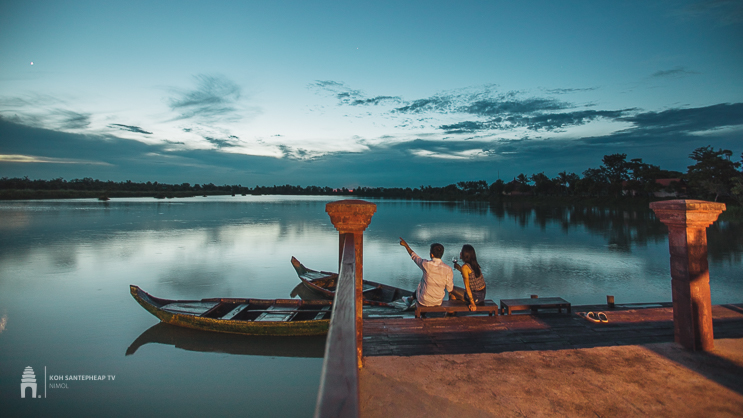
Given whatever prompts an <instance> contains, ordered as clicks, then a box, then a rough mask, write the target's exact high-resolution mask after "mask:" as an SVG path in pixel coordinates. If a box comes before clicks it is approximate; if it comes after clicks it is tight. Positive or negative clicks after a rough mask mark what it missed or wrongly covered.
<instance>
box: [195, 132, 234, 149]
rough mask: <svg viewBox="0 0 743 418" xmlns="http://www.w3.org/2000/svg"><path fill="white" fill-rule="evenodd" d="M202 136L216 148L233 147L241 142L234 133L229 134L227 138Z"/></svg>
mask: <svg viewBox="0 0 743 418" xmlns="http://www.w3.org/2000/svg"><path fill="white" fill-rule="evenodd" d="M203 138H204V139H205V140H206V141H207V142H209V143H211V144H212V145H214V146H215V147H217V148H233V147H237V146H239V145H240V142H241V141H240V138H238V137H236V136H235V135H230V136H228V137H227V138H215V137H211V136H204V137H203Z"/></svg>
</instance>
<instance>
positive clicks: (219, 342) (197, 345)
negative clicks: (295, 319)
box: [126, 322, 325, 358]
mask: <svg viewBox="0 0 743 418" xmlns="http://www.w3.org/2000/svg"><path fill="white" fill-rule="evenodd" d="M146 344H163V345H172V346H174V347H175V348H178V349H181V350H186V351H200V352H202V353H226V354H239V355H246V356H270V357H305V358H322V357H323V355H324V353H325V336H324V335H320V336H302V337H269V336H253V335H237V334H220V333H214V332H206V331H199V330H194V329H188V328H182V327H176V326H173V325H169V324H166V323H163V322H160V323H158V324H156V325H153V326H152V327H150V328H149V329H147V330H146V331H144V332H143V333H142V334H141V335H140V336H139V337H137V339H136V340H134V342H132V344H131V345H130V346H129V347H128V348H127V349H126V355H127V356H130V355H132V354H134V353H136V352H137V350H139V348H140V347H142V346H143V345H146Z"/></svg>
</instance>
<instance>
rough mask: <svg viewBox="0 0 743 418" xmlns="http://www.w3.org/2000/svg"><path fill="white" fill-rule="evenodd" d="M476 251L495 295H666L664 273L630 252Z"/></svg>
mask: <svg viewBox="0 0 743 418" xmlns="http://www.w3.org/2000/svg"><path fill="white" fill-rule="evenodd" d="M480 254H482V255H480ZM480 254H478V259H479V260H480V263H481V265H482V267H483V271H484V272H485V276H486V282H487V283H488V285H489V289H492V292H491V290H489V291H488V294H492V296H496V294H497V297H499V298H504V297H528V295H530V294H540V295H541V296H562V297H566V298H567V299H568V300H571V301H572V302H573V303H601V302H602V301H603V300H604V298H605V296H606V295H607V294H618V295H622V297H623V298H624V300H627V298H626V297H624V296H625V295H631V296H629V297H630V298H631V300H632V301H647V300H648V298H650V299H652V301H656V302H657V301H666V300H670V286H669V283H668V280H667V279H666V277H665V274H667V273H665V274H663V272H656V273H660V276H659V277H657V278H654V277H651V276H652V274H650V273H649V266H648V264H647V260H646V259H644V258H642V257H638V256H633V255H631V254H626V253H625V254H616V253H614V254H612V255H608V254H607V253H606V252H605V251H602V250H597V249H591V248H587V247H583V248H580V247H573V248H568V247H557V246H537V247H530V248H519V247H512V246H509V247H502V246H498V247H485V248H483V249H482V250H481V252H480ZM655 279H660V280H655ZM545 292H547V293H548V294H545Z"/></svg>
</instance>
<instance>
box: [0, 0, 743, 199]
mask: <svg viewBox="0 0 743 418" xmlns="http://www.w3.org/2000/svg"><path fill="white" fill-rule="evenodd" d="M30 57H33V58H34V61H30V59H29V58H30ZM29 62H30V65H29ZM35 63H36V64H37V65H35ZM29 67H31V68H29ZM706 145H711V146H713V147H714V148H725V149H730V150H732V151H733V153H734V154H733V155H734V158H735V159H736V161H739V160H740V155H741V152H743V2H740V1H734V0H704V1H675V0H668V1H661V0H658V1H650V2H635V1H630V2H620V3H617V4H614V3H612V4H601V5H599V4H596V3H591V2H560V3H555V2H550V1H531V2H520V3H513V2H507V1H493V2H477V1H472V2H444V1H441V2H430V1H429V2H418V1H411V2H373V3H368V4H353V5H347V6H346V5H341V4H338V3H335V2H323V3H311V4H310V3H306V2H291V1H288V2H281V1H279V2H271V3H268V4H264V3H255V2H224V1H220V2H200V1H196V2H187V3H181V2H154V3H153V2H143V1H130V2H117V3H108V2H105V3H101V2H95V1H74V2H72V3H60V2H45V3H43V4H38V3H29V2H21V1H9V2H3V3H2V5H0V177H23V176H29V177H30V178H39V179H52V178H58V177H64V178H66V179H72V178H83V177H92V178H97V179H101V180H114V181H122V180H129V179H130V180H133V181H160V182H171V183H180V182H191V183H201V182H205V183H206V182H212V183H215V184H243V185H249V186H254V185H273V184H287V183H288V184H296V185H303V186H307V185H320V186H332V187H349V188H353V187H357V186H370V187H374V186H383V187H394V186H403V187H408V186H409V187H418V186H421V185H434V186H442V185H446V184H451V183H455V182H458V181H466V180H486V181H488V182H492V181H494V180H496V179H497V178H498V177H500V178H502V179H505V180H510V179H511V178H512V177H514V176H516V175H518V174H519V173H525V174H527V175H528V174H533V173H538V172H544V173H545V174H546V175H548V176H550V177H554V176H555V175H556V174H557V173H558V172H560V171H568V172H575V173H578V174H580V173H582V172H583V170H585V169H587V168H590V167H597V166H599V165H600V164H601V158H602V156H603V155H606V154H614V153H626V154H627V156H628V159H631V158H642V159H643V161H644V162H646V163H649V164H655V165H659V166H661V168H663V169H668V170H679V171H685V169H686V166H688V165H690V164H691V160H689V158H688V155H689V154H690V153H691V152H692V151H693V150H694V149H695V148H698V147H701V146H706Z"/></svg>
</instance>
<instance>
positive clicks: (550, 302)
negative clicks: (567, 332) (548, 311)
mask: <svg viewBox="0 0 743 418" xmlns="http://www.w3.org/2000/svg"><path fill="white" fill-rule="evenodd" d="M544 308H557V311H558V312H562V308H565V309H567V312H568V313H570V302H568V301H566V300H565V299H563V298H531V299H501V300H500V313H501V315H506V314H508V315H511V312H512V311H524V310H527V309H531V310H532V312H536V311H537V310H538V309H544Z"/></svg>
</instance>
